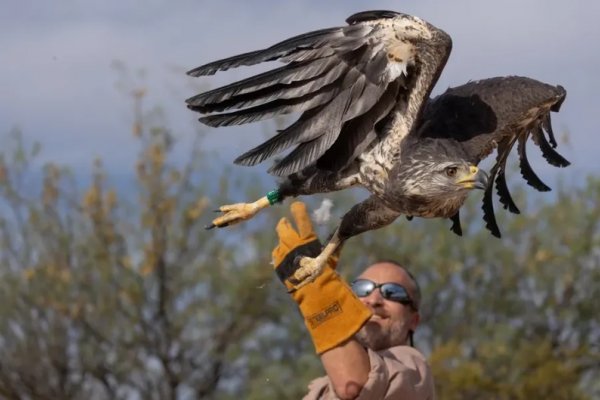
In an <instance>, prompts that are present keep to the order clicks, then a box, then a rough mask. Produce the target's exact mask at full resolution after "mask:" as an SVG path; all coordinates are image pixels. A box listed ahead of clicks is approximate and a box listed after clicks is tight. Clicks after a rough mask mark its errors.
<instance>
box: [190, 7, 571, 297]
mask: <svg viewBox="0 0 600 400" xmlns="http://www.w3.org/2000/svg"><path fill="white" fill-rule="evenodd" d="M346 22H347V25H345V26H341V27H334V28H328V29H322V30H317V31H314V32H309V33H305V34H301V35H299V36H295V37H292V38H290V39H287V40H284V41H282V42H280V43H277V44H275V45H273V46H271V47H268V48H266V49H263V50H257V51H251V52H248V53H245V54H240V55H237V56H233V57H230V58H226V59H223V60H219V61H215V62H211V63H208V64H206V65H203V66H200V67H198V68H195V69H193V70H191V71H189V72H188V74H189V75H191V76H201V75H212V74H214V73H216V72H217V71H225V70H228V69H230V68H235V67H239V66H248V65H254V64H258V63H262V62H265V61H273V60H279V61H281V62H283V65H282V66H280V67H278V68H275V69H272V70H269V71H267V72H264V73H261V74H258V75H256V76H252V77H249V78H247V79H243V80H241V81H238V82H235V83H231V84H229V85H226V86H223V87H220V88H217V89H214V90H210V91H207V92H205V93H201V94H198V95H197V96H194V97H191V98H189V99H188V100H187V105H188V107H189V108H190V109H191V110H194V111H197V112H199V113H201V114H204V115H203V116H202V117H201V118H200V121H201V122H202V123H204V124H206V125H209V126H211V127H219V126H225V125H238V124H245V123H250V122H254V121H258V120H262V119H265V118H271V117H274V116H277V115H282V114H288V113H299V117H298V119H297V120H296V121H295V122H293V123H292V124H290V125H289V126H288V127H286V128H285V129H283V130H280V131H278V132H277V134H276V135H274V136H273V137H271V138H270V139H269V140H267V141H266V142H264V143H262V144H260V145H259V146H257V147H256V148H254V149H251V150H249V151H248V152H246V153H244V154H242V155H241V156H239V157H238V158H237V159H236V160H235V163H236V164H240V165H246V166H252V165H255V164H257V163H260V162H262V161H264V160H266V159H268V158H270V157H272V156H275V155H277V154H280V153H282V152H284V151H286V150H290V151H289V152H288V153H287V154H286V155H285V156H284V157H282V158H280V159H278V160H277V161H276V162H275V163H274V165H273V166H272V167H271V168H270V169H269V172H270V173H271V174H273V175H276V176H278V177H281V178H282V180H281V182H280V184H279V186H278V187H277V189H276V190H273V191H271V192H269V193H268V194H267V195H266V196H265V197H263V198H261V199H259V200H257V201H255V202H252V203H238V204H232V205H224V206H221V207H220V209H219V210H218V211H220V212H222V213H223V214H222V215H221V216H219V217H218V218H216V219H214V221H213V222H212V224H211V225H210V226H209V227H208V228H212V227H215V226H216V227H224V226H227V225H230V224H234V223H237V222H240V221H242V220H246V219H249V218H251V217H252V216H254V215H255V214H256V213H257V212H258V211H259V210H261V209H263V208H266V207H268V206H269V205H272V204H275V203H277V202H280V201H282V200H283V199H285V198H287V197H290V196H298V195H311V194H315V193H325V192H330V191H337V190H342V189H345V188H348V187H351V186H355V185H360V186H363V187H365V188H366V189H368V190H369V191H370V193H371V196H370V197H368V198H367V199H366V200H364V201H363V202H361V203H359V204H357V205H355V206H354V207H353V208H352V209H350V211H348V212H347V213H346V214H345V215H344V216H343V218H342V220H341V223H340V225H339V226H338V227H337V229H336V230H335V232H334V234H333V236H332V238H331V239H330V241H329V243H327V244H326V245H325V246H324V248H323V249H322V251H321V253H320V254H319V255H318V256H317V257H315V258H310V257H301V258H299V260H297V263H296V264H297V265H296V269H295V270H294V271H290V272H289V275H288V276H286V278H288V280H289V281H290V282H293V283H295V284H296V285H297V287H300V286H302V285H304V284H305V283H307V282H309V281H311V280H312V279H314V278H315V277H316V276H317V275H318V274H319V273H320V271H321V270H322V268H323V265H324V264H325V261H326V259H327V258H328V257H329V256H330V255H331V254H332V253H333V252H334V251H335V249H336V248H337V247H338V246H339V245H340V244H341V243H342V242H343V241H345V240H346V239H348V238H350V237H352V236H354V235H357V234H360V233H362V232H365V231H368V230H373V229H378V228H381V227H383V226H385V225H388V224H390V223H391V222H393V221H394V220H395V219H396V218H397V217H398V216H400V215H405V216H407V217H408V218H409V219H410V218H412V217H425V218H436V217H442V218H450V219H451V220H452V222H453V223H452V228H451V229H452V230H453V231H454V232H455V233H457V234H459V235H460V234H461V232H462V230H461V227H460V219H459V209H460V207H461V206H462V204H463V202H464V201H465V199H466V196H467V194H468V193H469V192H470V191H471V190H472V189H475V188H478V189H483V190H484V191H485V192H484V196H483V207H482V208H483V212H484V220H485V221H486V227H487V228H488V229H489V230H490V231H491V233H492V234H493V235H495V236H498V237H499V236H500V231H499V229H498V226H497V224H496V220H495V217H494V209H493V205H492V194H493V193H492V191H493V187H494V183H495V187H496V191H497V193H498V196H499V200H500V202H501V203H502V204H503V206H504V208H508V209H509V210H510V211H511V212H514V213H518V212H519V210H518V208H517V207H516V205H515V203H514V202H513V200H512V198H511V196H510V193H509V190H508V188H507V185H506V179H505V166H506V160H507V156H508V154H509V152H510V151H511V149H512V148H513V147H514V146H515V144H516V145H517V150H518V155H519V159H520V169H521V174H522V175H523V177H524V178H525V180H526V181H527V183H528V184H530V185H531V186H533V187H534V188H536V189H538V190H540V191H547V190H550V189H549V188H548V186H546V185H545V184H544V183H543V182H542V181H541V180H540V179H539V178H538V177H537V175H536V174H535V173H534V172H533V170H532V168H531V166H530V164H529V162H528V161H527V155H526V146H525V144H526V142H527V140H528V138H529V137H531V139H532V141H533V143H535V144H536V145H537V146H539V148H540V149H541V151H542V154H543V156H544V158H545V159H546V160H547V161H548V162H549V163H550V164H552V165H554V166H559V167H565V166H567V165H569V162H568V161H567V160H565V159H564V158H563V157H562V156H561V155H559V154H558V153H557V152H556V150H554V148H555V147H556V145H557V144H556V141H555V139H554V135H553V132H552V127H551V124H550V112H551V111H558V110H559V108H560V106H561V104H562V102H563V100H564V99H565V96H566V91H565V89H564V88H563V87H561V86H552V85H548V84H545V83H542V82H539V81H536V80H533V79H530V78H525V77H517V76H509V77H496V78H491V79H484V80H479V81H471V82H468V83H466V84H464V85H462V86H459V87H455V88H450V89H448V90H447V91H446V92H445V93H443V94H442V95H440V96H437V97H435V98H430V94H431V91H432V89H433V87H434V85H435V83H436V81H437V80H438V78H439V76H440V73H441V72H442V69H443V67H444V65H445V64H446V61H447V59H448V56H449V54H450V50H451V47H452V41H451V38H450V37H449V36H448V34H446V33H445V32H444V31H442V30H440V29H438V28H436V27H435V26H433V25H431V24H430V23H428V22H426V21H424V20H422V19H420V18H417V17H414V16H410V15H407V14H402V13H398V12H393V11H366V12H360V13H357V14H354V15H352V16H350V17H349V18H348V19H347V20H346ZM494 150H496V161H495V164H494V165H493V167H492V168H491V170H490V172H489V174H488V173H486V172H484V171H482V170H480V169H479V168H478V167H477V165H478V164H479V162H480V161H481V160H483V159H484V158H485V157H487V156H488V155H490V154H491V153H493V152H494Z"/></svg>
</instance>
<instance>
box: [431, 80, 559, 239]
mask: <svg viewBox="0 0 600 400" xmlns="http://www.w3.org/2000/svg"><path fill="white" fill-rule="evenodd" d="M565 96H566V91H565V89H564V88H563V87H562V86H551V85H548V84H545V83H542V82H539V81H536V80H533V79H530V78H525V77H517V76H511V77H498V78H490V79H485V80H480V81H474V82H469V83H467V84H465V85H462V86H459V87H457V88H451V89H448V91H446V92H445V93H444V94H443V95H441V96H438V97H437V98H435V99H433V100H431V101H430V103H429V104H428V105H427V107H426V109H425V112H424V120H425V121H426V123H425V124H423V126H422V128H421V130H420V135H421V136H424V137H436V138H448V139H452V140H456V141H458V142H460V143H461V144H462V145H463V148H464V149H465V151H466V153H467V157H468V159H469V161H471V162H473V163H479V162H480V161H481V160H483V159H484V158H486V157H487V156H488V155H489V154H491V153H492V152H493V149H494V148H495V147H497V152H498V156H497V158H496V162H495V164H494V165H493V167H492V169H491V171H490V182H493V183H494V185H495V187H496V190H497V194H498V196H499V198H500V202H501V203H502V204H503V206H504V208H508V210H509V211H511V212H515V213H518V212H519V210H518V208H517V207H516V205H515V203H514V201H513V199H512V197H511V195H510V192H509V189H508V186H507V184H506V177H505V165H506V160H507V157H508V154H509V153H510V152H511V150H512V148H513V147H514V144H515V143H518V145H517V151H518V155H519V165H520V172H521V175H522V176H523V178H524V179H525V181H526V182H527V183H528V184H529V185H530V186H532V187H534V188H536V189H537V190H540V191H548V190H550V188H549V187H548V186H547V185H546V184H545V183H543V182H542V181H541V179H540V178H539V177H538V176H537V174H536V173H535V172H534V171H533V168H532V167H531V164H530V163H529V160H528V158H527V152H526V143H527V140H528V138H529V137H531V138H532V141H533V142H534V143H535V144H536V145H537V146H539V147H540V150H541V152H542V155H543V157H544V159H546V161H547V162H548V163H549V164H551V165H554V166H558V167H564V166H567V165H569V162H568V161H567V160H566V159H565V158H564V157H562V156H561V155H560V154H558V152H556V150H554V148H555V147H556V140H555V138H554V133H553V132H552V126H551V123H550V120H551V117H550V113H551V112H553V111H554V112H556V111H558V110H559V108H560V105H561V103H562V102H563V101H564V99H565ZM544 131H545V132H546V133H547V134H548V140H547V139H546V136H545V135H544ZM496 144H498V145H497V146H496ZM492 186H493V185H490V187H488V189H487V190H486V192H485V193H484V198H483V205H482V209H483V211H484V220H485V222H486V227H487V228H488V229H489V230H490V231H491V232H492V234H494V235H495V236H499V235H500V231H499V229H498V225H497V223H496V220H495V216H494V208H493V204H492V194H493V191H492Z"/></svg>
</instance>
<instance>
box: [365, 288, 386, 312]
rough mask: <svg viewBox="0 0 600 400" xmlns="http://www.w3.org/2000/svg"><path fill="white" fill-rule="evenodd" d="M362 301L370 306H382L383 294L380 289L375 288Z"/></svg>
mask: <svg viewBox="0 0 600 400" xmlns="http://www.w3.org/2000/svg"><path fill="white" fill-rule="evenodd" d="M362 301H363V303H365V305H367V306H369V307H372V308H375V307H380V306H381V305H383V296H381V293H380V291H379V289H375V290H373V291H372V292H371V293H370V294H369V295H368V296H365V297H363V298H362Z"/></svg>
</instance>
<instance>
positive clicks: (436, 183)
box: [402, 158, 488, 198]
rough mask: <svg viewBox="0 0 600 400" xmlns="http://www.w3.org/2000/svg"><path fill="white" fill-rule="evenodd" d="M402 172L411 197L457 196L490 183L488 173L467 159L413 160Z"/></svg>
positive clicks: (405, 188) (483, 187) (405, 186)
mask: <svg viewBox="0 0 600 400" xmlns="http://www.w3.org/2000/svg"><path fill="white" fill-rule="evenodd" d="M402 175H403V177H402V181H403V182H404V185H403V186H404V190H405V193H406V194H407V195H411V196H425V197H436V198H438V197H439V198H445V197H455V196H457V195H461V194H462V195H466V193H467V192H468V191H469V190H471V189H485V188H486V187H487V185H488V175H487V173H485V171H483V170H481V169H479V168H478V167H477V166H476V165H474V164H471V163H469V162H466V161H463V160H445V161H440V160H435V159H432V158H427V159H421V160H418V159H416V160H415V159H413V162H412V163H410V165H406V168H405V169H404V171H402Z"/></svg>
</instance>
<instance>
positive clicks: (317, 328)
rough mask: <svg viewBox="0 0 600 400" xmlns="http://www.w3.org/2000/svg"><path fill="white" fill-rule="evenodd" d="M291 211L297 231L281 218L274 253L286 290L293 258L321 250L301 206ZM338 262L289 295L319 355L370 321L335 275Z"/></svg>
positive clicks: (333, 260) (329, 263)
mask: <svg viewBox="0 0 600 400" xmlns="http://www.w3.org/2000/svg"><path fill="white" fill-rule="evenodd" d="M290 210H291V212H292V216H293V218H294V222H295V223H296V226H297V227H298V229H297V230H296V229H294V227H293V226H292V225H291V223H290V222H289V221H288V220H287V219H286V218H282V219H281V220H280V221H279V223H278V224H277V228H276V230H277V235H278V237H279V244H278V245H277V247H275V249H274V250H273V264H274V265H275V270H276V272H277V275H278V276H279V278H280V279H281V280H282V281H283V282H284V284H285V285H286V287H287V288H288V290H289V289H290V288H291V287H292V285H291V284H290V283H289V282H288V281H287V279H288V278H289V277H290V276H292V275H293V273H294V271H295V268H296V267H295V265H296V263H295V262H294V260H295V258H296V257H298V256H315V255H317V254H319V252H320V250H321V245H320V243H319V239H318V238H317V235H316V234H315V232H314V230H313V227H312V222H311V220H310V217H309V216H308V213H307V211H306V206H305V205H304V203H301V202H294V203H292V205H291V207H290ZM337 260H338V257H337V256H332V257H330V258H329V259H328V260H327V265H326V266H325V269H324V270H323V272H322V273H321V275H319V276H318V277H317V278H316V279H315V280H314V281H313V282H311V283H309V284H307V285H305V286H302V287H301V288H300V289H298V290H295V291H292V292H291V296H292V298H293V299H294V300H295V301H296V303H298V306H299V307H300V311H301V313H302V315H303V316H304V320H305V322H306V327H307V328H308V331H309V332H310V334H311V336H312V339H313V343H314V345H315V348H316V351H317V353H319V354H321V353H323V352H325V351H327V350H330V349H332V348H334V347H336V346H339V345H340V344H342V343H343V342H345V341H347V340H348V339H350V338H351V337H352V336H354V334H355V333H356V332H358V330H359V329H360V328H361V326H362V325H363V324H364V323H365V322H366V321H367V320H368V319H369V318H370V317H371V312H370V311H369V309H368V308H367V307H366V306H365V305H364V304H363V303H362V302H361V301H360V300H359V299H358V298H357V297H356V296H355V295H354V293H352V290H351V289H350V287H349V286H348V284H346V282H344V281H343V280H342V279H341V278H340V276H339V275H338V274H337V273H336V272H335V270H334V269H335V266H336V264H337Z"/></svg>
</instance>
